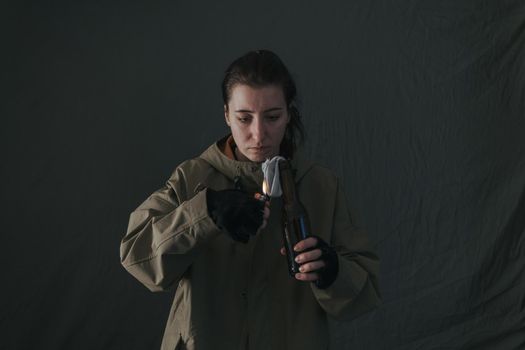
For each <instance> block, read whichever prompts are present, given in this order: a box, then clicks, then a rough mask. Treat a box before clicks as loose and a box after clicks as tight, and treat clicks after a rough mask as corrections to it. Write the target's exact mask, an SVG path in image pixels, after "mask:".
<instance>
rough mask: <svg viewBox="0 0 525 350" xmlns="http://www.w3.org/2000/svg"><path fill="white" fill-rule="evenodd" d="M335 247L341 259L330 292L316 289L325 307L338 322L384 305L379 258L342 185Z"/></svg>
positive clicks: (319, 299) (336, 213)
mask: <svg viewBox="0 0 525 350" xmlns="http://www.w3.org/2000/svg"><path fill="white" fill-rule="evenodd" d="M331 245H332V246H333V247H334V249H335V250H336V252H337V255H338V259H339V273H338V275H337V278H336V280H335V281H334V283H333V284H332V285H331V286H330V287H328V288H326V289H318V288H317V287H315V285H314V284H313V283H312V284H311V286H312V290H313V293H314V295H315V297H316V298H317V300H318V302H319V304H320V305H321V307H322V308H323V309H324V310H325V311H326V312H327V313H328V314H329V315H330V316H332V317H333V318H335V319H337V320H350V319H353V318H355V317H357V316H359V315H361V314H363V313H365V312H367V311H369V310H371V309H373V308H374V307H376V306H378V305H379V303H380V302H381V296H380V293H379V288H378V282H377V275H378V272H379V258H378V257H377V255H376V254H375V253H374V252H373V251H372V250H371V249H370V247H369V243H368V239H367V235H366V233H365V232H364V231H363V230H361V229H358V228H357V227H355V226H354V224H353V222H352V219H351V217H350V214H349V212H348V209H347V205H346V198H345V196H344V193H343V191H342V190H341V188H340V186H339V185H338V186H337V195H336V202H335V210H334V220H333V230H332V235H331Z"/></svg>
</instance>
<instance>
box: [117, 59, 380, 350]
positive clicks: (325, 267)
mask: <svg viewBox="0 0 525 350" xmlns="http://www.w3.org/2000/svg"><path fill="white" fill-rule="evenodd" d="M222 92H223V100H224V115H225V119H226V123H227V124H228V126H229V127H230V129H231V135H228V136H227V137H225V138H223V139H222V140H220V141H218V142H216V143H214V144H212V145H211V146H210V147H209V148H208V149H207V150H206V151H205V152H204V153H202V154H201V155H200V156H199V157H197V158H194V159H191V160H188V161H186V162H184V163H182V164H181V165H179V166H178V167H177V168H176V169H175V171H174V173H173V174H172V176H171V177H170V179H169V180H168V181H167V183H166V185H165V187H164V188H162V189H160V190H158V191H156V192H155V193H153V194H152V195H151V196H150V197H149V198H148V199H147V200H146V201H145V202H144V203H142V204H141V205H140V206H139V207H138V208H137V209H136V210H135V211H134V212H133V213H132V214H131V217H130V222H129V227H128V232H127V234H126V236H125V237H124V238H123V240H122V244H121V261H122V264H123V265H124V267H125V268H126V269H127V270H128V271H129V272H130V273H131V274H132V275H134V276H135V277H136V278H137V279H138V280H139V281H141V282H142V283H143V284H144V285H146V287H148V288H149V289H150V290H152V291H160V290H166V289H170V288H173V289H175V290H176V292H175V298H174V301H173V305H172V308H171V311H170V316H169V319H168V322H167V325H166V329H165V333H164V338H163V342H162V349H175V348H180V349H197V350H199V349H327V348H328V336H329V335H328V327H327V315H328V316H330V317H332V318H334V319H338V320H345V319H351V318H353V317H355V316H356V315H358V314H361V313H362V312H365V311H367V310H369V309H370V308H372V307H374V306H375V305H377V304H378V302H379V300H380V297H379V293H378V289H377V279H376V274H377V268H378V260H377V257H376V256H375V255H374V254H373V253H372V252H371V251H370V250H369V248H368V246H367V239H366V236H365V235H364V233H363V232H362V231H360V230H357V229H356V228H355V227H354V226H353V225H352V222H351V219H350V216H349V213H348V210H347V206H346V202H345V198H344V195H343V192H342V190H341V186H340V183H339V181H338V180H337V178H336V177H335V176H334V175H333V173H332V172H330V171H329V170H327V169H325V168H322V167H320V166H317V165H315V164H313V163H311V162H308V161H306V160H304V159H302V158H301V157H300V156H299V155H298V153H297V143H298V141H299V139H301V138H302V124H301V121H300V115H299V112H298V110H297V108H296V107H295V98H296V88H295V84H294V82H293V80H292V78H291V76H290V74H289V72H288V70H287V69H286V67H285V66H284V64H283V63H282V61H281V60H280V59H279V58H278V57H277V55H275V54H274V53H272V52H270V51H267V50H258V51H252V52H249V53H247V54H246V55H244V56H242V57H240V58H238V59H237V60H235V61H234V62H233V63H232V64H231V65H230V67H229V68H228V69H227V70H226V74H225V77H224V81H223V85H222ZM276 155H281V156H284V157H286V158H288V159H289V160H290V163H291V165H292V167H293V169H294V180H295V184H296V191H297V193H298V196H299V198H300V200H301V202H302V204H303V206H304V207H305V209H306V211H307V212H308V214H309V218H310V223H311V229H312V232H313V233H314V234H315V236H313V237H309V238H307V239H305V240H303V241H301V242H299V243H298V244H297V245H296V246H295V250H296V251H297V254H298V255H297V261H298V263H299V264H300V266H301V272H299V273H297V274H296V275H295V278H292V277H290V275H289V274H288V269H287V262H286V258H285V257H283V255H284V254H285V253H284V250H283V249H282V248H281V247H282V230H283V224H282V214H283V213H282V211H283V208H282V200H281V199H280V198H272V200H271V208H270V206H264V205H263V204H261V202H260V201H257V200H256V199H254V197H253V193H255V192H260V191H261V184H262V180H263V174H262V170H261V162H263V161H264V160H266V159H267V158H271V157H273V156H276ZM279 251H280V254H279Z"/></svg>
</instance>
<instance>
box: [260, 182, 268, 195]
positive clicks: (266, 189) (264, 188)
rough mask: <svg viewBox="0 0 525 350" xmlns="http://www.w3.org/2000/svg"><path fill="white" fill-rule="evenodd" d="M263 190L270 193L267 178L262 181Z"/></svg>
mask: <svg viewBox="0 0 525 350" xmlns="http://www.w3.org/2000/svg"><path fill="white" fill-rule="evenodd" d="M262 191H263V193H264V194H265V195H269V193H268V185H267V184H266V180H263V183H262Z"/></svg>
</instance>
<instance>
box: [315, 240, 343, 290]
mask: <svg viewBox="0 0 525 350" xmlns="http://www.w3.org/2000/svg"><path fill="white" fill-rule="evenodd" d="M311 237H315V238H317V245H316V246H315V247H313V248H312V249H311V250H313V249H320V250H321V257H320V258H319V259H320V260H323V261H324V266H323V267H322V268H320V269H319V270H317V271H316V272H317V274H318V275H319V279H318V280H315V281H314V284H315V286H316V287H317V288H319V289H326V288H328V287H330V285H332V283H334V281H335V279H336V278H337V273H338V272H339V260H338V258H337V253H336V252H335V250H334V248H332V247H331V246H329V245H328V244H327V243H326V242H325V241H323V240H322V239H321V237H319V236H311Z"/></svg>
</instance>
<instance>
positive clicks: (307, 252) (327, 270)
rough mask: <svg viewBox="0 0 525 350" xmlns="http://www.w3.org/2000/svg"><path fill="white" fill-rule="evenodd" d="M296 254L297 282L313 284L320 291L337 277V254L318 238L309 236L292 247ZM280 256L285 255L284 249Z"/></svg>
mask: <svg viewBox="0 0 525 350" xmlns="http://www.w3.org/2000/svg"><path fill="white" fill-rule="evenodd" d="M294 251H295V252H296V253H298V254H297V256H296V257H295V261H296V262H297V263H298V264H299V266H300V267H299V271H300V272H299V273H296V274H295V278H296V279H298V280H299V281H305V282H314V283H315V285H316V286H317V287H318V288H320V289H325V288H327V287H329V286H330V285H331V284H332V283H333V282H334V280H335V279H336V277H337V273H338V271H339V261H338V260H337V253H336V252H335V250H334V249H333V248H332V247H330V246H329V245H328V244H326V242H324V241H323V240H322V239H321V238H320V237H317V236H310V237H308V238H306V239H304V240H302V241H300V242H299V243H297V244H296V245H295V246H294ZM281 254H282V255H286V250H285V249H284V247H282V248H281Z"/></svg>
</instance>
